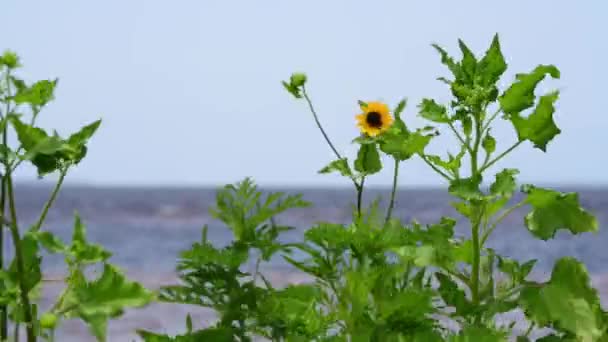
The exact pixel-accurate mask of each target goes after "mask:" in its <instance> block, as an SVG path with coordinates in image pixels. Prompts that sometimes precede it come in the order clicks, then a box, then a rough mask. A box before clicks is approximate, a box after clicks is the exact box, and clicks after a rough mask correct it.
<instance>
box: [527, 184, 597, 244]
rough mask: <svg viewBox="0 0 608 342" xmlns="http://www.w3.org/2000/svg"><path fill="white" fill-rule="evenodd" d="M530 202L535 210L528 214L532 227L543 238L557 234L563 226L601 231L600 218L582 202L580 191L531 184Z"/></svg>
mask: <svg viewBox="0 0 608 342" xmlns="http://www.w3.org/2000/svg"><path fill="white" fill-rule="evenodd" d="M523 191H524V192H526V193H527V194H528V197H527V198H526V202H527V203H528V204H530V206H532V211H530V213H528V214H527V215H526V217H525V223H526V227H527V228H528V230H529V231H530V232H531V233H532V234H533V235H535V236H536V237H538V238H540V239H542V240H548V239H550V238H553V237H554V236H555V233H556V232H557V231H558V230H559V229H567V230H569V231H570V232H572V233H573V234H578V233H583V232H597V230H598V222H597V219H596V218H595V217H594V216H593V215H591V214H590V213H588V212H587V211H585V210H584V209H583V208H582V207H581V206H580V204H579V200H578V194H576V193H560V192H558V191H554V190H549V189H543V188H537V187H534V186H527V187H525V188H524V189H523Z"/></svg>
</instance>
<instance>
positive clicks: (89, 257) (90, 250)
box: [69, 213, 112, 264]
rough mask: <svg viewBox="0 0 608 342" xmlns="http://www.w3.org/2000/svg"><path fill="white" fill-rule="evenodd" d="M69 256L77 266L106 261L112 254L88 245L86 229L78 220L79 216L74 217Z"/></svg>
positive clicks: (99, 246) (98, 247)
mask: <svg viewBox="0 0 608 342" xmlns="http://www.w3.org/2000/svg"><path fill="white" fill-rule="evenodd" d="M69 254H70V255H71V256H72V257H73V258H74V261H75V262H77V263H79V264H94V263H97V262H103V261H106V260H107V259H108V258H110V256H111V255H112V253H110V252H109V251H107V250H106V249H105V248H104V247H103V246H101V245H99V244H90V243H88V241H87V238H86V227H85V225H84V224H83V223H82V220H81V219H80V215H78V213H76V214H75V215H74V232H73V233H72V244H71V245H70V247H69Z"/></svg>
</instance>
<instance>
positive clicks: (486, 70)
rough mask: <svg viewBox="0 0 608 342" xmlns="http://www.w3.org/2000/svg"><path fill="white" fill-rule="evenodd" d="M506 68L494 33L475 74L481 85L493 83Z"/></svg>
mask: <svg viewBox="0 0 608 342" xmlns="http://www.w3.org/2000/svg"><path fill="white" fill-rule="evenodd" d="M505 70H507V63H506V62H505V58H504V56H503V55H502V52H501V50H500V42H499V39H498V34H496V35H494V38H493V39H492V44H491V45H490V47H489V48H488V50H487V51H486V54H485V55H484V56H483V58H482V59H481V60H480V61H479V63H478V65H477V75H478V77H479V79H480V81H479V83H480V84H481V85H482V86H485V87H487V86H491V85H493V84H495V83H496V82H497V81H498V80H499V79H500V76H502V74H503V73H504V72H505Z"/></svg>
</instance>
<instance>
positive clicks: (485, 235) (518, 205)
mask: <svg viewBox="0 0 608 342" xmlns="http://www.w3.org/2000/svg"><path fill="white" fill-rule="evenodd" d="M525 204H526V201H525V200H523V201H521V202H519V203H517V204H516V205H514V206H512V207H511V208H509V209H507V210H505V211H504V212H503V213H502V214H501V215H500V216H499V217H498V218H497V219H496V221H494V223H493V224H492V226H491V227H490V228H489V229H487V230H486V231H484V232H483V237H482V238H481V244H482V245H483V244H484V243H486V241H487V240H488V238H489V237H490V235H491V234H492V232H493V231H494V229H496V227H498V225H499V224H500V222H502V221H503V220H504V219H505V218H506V217H507V216H509V214H511V213H512V212H513V211H514V210H515V209H517V208H521V207H522V206H524V205H525Z"/></svg>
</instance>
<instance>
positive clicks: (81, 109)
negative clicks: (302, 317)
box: [0, 0, 608, 185]
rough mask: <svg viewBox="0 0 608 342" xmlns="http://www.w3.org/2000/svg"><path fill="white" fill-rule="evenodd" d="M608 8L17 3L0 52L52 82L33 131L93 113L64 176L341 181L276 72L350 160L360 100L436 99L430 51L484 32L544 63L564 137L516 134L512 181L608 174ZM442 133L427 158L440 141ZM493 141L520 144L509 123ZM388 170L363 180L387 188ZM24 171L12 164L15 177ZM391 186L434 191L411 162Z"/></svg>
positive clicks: (482, 45)
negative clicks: (304, 94) (517, 173)
mask: <svg viewBox="0 0 608 342" xmlns="http://www.w3.org/2000/svg"><path fill="white" fill-rule="evenodd" d="M607 17H608V2H606V1H603V0H595V1H565V0H562V1H555V0H553V1H549V0H542V1H541V0H536V1H530V0H517V1H500V2H498V1H487V0H486V1H481V0H480V1H448V0H444V1H432V0H425V1H380V0H374V1H354V0H348V1H346V0H343V1H337V0H331V1H330V0H310V1H245V0H241V1H230V0H217V1H211V0H199V1H151V0H146V1H134V0H132V1H125V0H112V1H110V0H106V1H75V0H74V1H27V0H5V1H3V3H2V5H1V11H0V22H1V23H2V25H1V26H2V29H1V30H0V36H1V39H0V49H2V50H4V49H7V48H9V49H12V50H15V51H16V52H17V53H18V54H19V55H20V56H21V57H22V62H23V64H24V65H25V68H24V69H23V70H22V73H21V75H23V76H24V77H25V78H26V79H27V80H34V79H40V78H53V77H58V78H59V79H60V83H59V87H58V89H57V94H56V95H57V99H56V101H55V102H53V103H52V104H51V105H49V106H48V108H46V110H45V111H44V112H43V113H42V116H41V120H40V122H41V124H43V125H44V126H46V127H57V128H58V130H59V131H60V132H62V133H65V134H67V133H69V132H71V131H73V130H75V129H77V128H78V127H79V126H80V125H82V124H85V123H88V122H91V121H93V120H95V119H97V118H99V117H101V118H103V120H104V122H103V124H102V126H101V128H100V130H99V132H98V134H97V135H96V136H95V137H94V139H93V140H92V141H91V143H90V154H89V155H88V157H87V158H86V159H85V160H84V161H83V162H82V164H81V165H79V166H78V167H77V168H76V169H75V170H74V171H73V172H72V174H71V175H70V176H69V180H71V181H72V182H80V183H82V182H85V183H94V184H113V185H116V184H129V185H146V184H154V185H158V184H165V185H168V184H178V185H195V184H196V185H198V184H202V185H205V184H214V185H215V184H219V183H226V182H233V181H236V180H239V179H241V178H243V177H245V176H252V177H254V178H255V179H256V181H257V182H258V183H260V184H262V185H348V182H347V181H346V180H343V179H342V178H340V177H338V176H326V175H318V174H317V173H316V171H317V170H318V169H320V168H321V167H322V166H324V165H325V164H326V163H327V162H329V161H331V160H332V158H333V156H332V154H331V151H330V149H329V148H328V147H327V146H326V145H325V142H324V141H323V140H322V137H321V135H320V133H319V132H318V130H317V128H316V126H315V124H314V122H313V120H312V117H311V115H310V114H309V112H308V111H307V108H306V106H305V103H304V102H300V101H296V100H294V99H293V98H292V97H291V96H290V95H289V94H287V93H286V92H285V91H284V90H283V89H282V87H281V85H280V81H281V80H282V79H286V78H288V77H289V75H290V73H291V72H293V71H305V72H306V73H308V75H309V85H308V89H309V93H310V95H311V96H312V98H313V101H314V102H315V105H316V107H317V108H318V111H319V113H320V115H321V120H322V122H323V123H324V125H325V127H326V130H327V132H328V133H329V135H330V136H331V137H332V139H333V140H334V143H335V144H336V145H337V147H338V148H339V149H340V150H341V151H343V152H344V153H345V154H347V155H348V156H351V157H352V156H354V155H355V153H356V150H355V148H356V147H355V146H354V145H351V144H350V141H351V140H352V138H353V137H354V136H355V135H356V134H357V130H356V127H355V125H354V115H356V114H357V111H358V108H357V100H358V99H361V100H384V101H387V102H389V103H390V104H391V105H394V104H396V103H397V102H398V101H399V100H400V99H401V98H402V97H407V98H408V99H409V104H410V105H409V106H408V108H407V109H406V112H405V119H406V120H408V122H409V123H410V125H412V126H417V125H420V124H421V120H419V119H418V118H415V114H416V112H417V110H416V105H417V104H418V103H419V102H420V100H421V98H423V97H435V98H437V99H440V100H447V99H448V98H449V92H448V90H447V89H446V87H445V86H444V85H443V84H442V83H440V82H438V81H436V80H435V78H436V77H438V76H447V70H446V69H445V68H444V66H442V65H441V64H440V63H439V58H438V56H437V54H436V52H435V51H434V50H433V49H432V48H431V46H430V44H431V43H433V42H436V43H438V44H440V45H442V46H444V47H446V48H447V49H448V51H450V52H452V53H454V54H458V50H457V38H462V39H464V40H465V42H467V43H468V44H469V46H470V47H471V48H472V49H473V50H474V51H475V52H476V53H477V54H481V53H483V52H484V51H485V49H486V48H487V46H488V44H489V43H490V40H491V38H492V36H493V35H494V33H495V32H498V33H499V34H500V37H501V42H502V46H503V52H504V54H505V57H506V58H507V62H508V63H509V66H510V69H509V70H508V72H507V74H506V75H505V77H503V81H502V82H503V85H506V84H507V82H510V81H511V80H512V79H513V75H514V74H515V73H517V72H527V71H529V70H531V69H532V68H533V67H534V66H536V65H537V64H549V63H551V64H555V65H557V66H558V67H559V68H560V70H561V71H562V78H561V80H559V81H555V82H548V83H545V84H544V85H543V86H542V87H541V90H543V91H547V90H550V89H552V88H551V87H556V88H559V89H561V99H560V100H559V102H558V106H557V109H558V112H557V114H556V122H557V124H558V126H560V127H561V128H562V130H563V133H562V134H561V135H559V136H558V137H557V138H556V139H555V140H554V141H553V143H552V144H550V145H549V148H548V153H547V154H543V153H542V152H540V151H539V150H535V149H532V148H531V145H530V144H525V145H524V147H523V148H521V149H520V150H518V151H517V152H516V153H514V154H513V155H512V157H511V158H510V159H508V161H507V162H505V163H499V164H498V165H497V168H495V169H494V170H495V171H496V170H498V168H502V167H519V168H520V169H521V178H520V179H521V180H522V181H526V182H530V181H534V182H542V183H570V184H572V183H574V184H597V183H602V184H608V170H607V168H608V153H606V149H607V148H608V112H607V111H606V109H605V99H606V97H607V95H606V93H607V92H608V87H606V86H605V82H606V80H607V79H608V71H607V70H608V68H607V67H606V64H607V63H608V53H607V52H608V45H607V44H606V42H607V40H606V32H608V24H607V20H606V18H607ZM447 133H448V132H446V134H445V136H446V138H445V139H444V138H442V139H439V140H437V141H435V143H434V144H433V145H432V147H431V151H435V152H443V151H445V150H446V149H448V148H452V150H453V144H452V141H453V140H451V139H447V137H448V134H447ZM495 134H496V136H497V138H498V139H499V141H502V142H503V143H502V144H500V143H499V148H504V147H506V146H508V145H509V144H510V143H511V142H512V141H513V139H514V134H513V130H512V128H511V126H510V125H507V124H506V123H505V124H503V125H501V126H500V127H499V128H498V129H497V130H495ZM389 169H390V167H388V168H387V169H386V170H385V171H384V172H382V173H381V174H379V175H377V176H375V177H373V178H371V179H370V181H369V183H370V184H373V185H388V184H390V181H391V174H390V172H389ZM32 175H34V172H33V170H32V169H26V170H24V171H22V172H21V173H20V178H19V179H20V180H26V179H28V178H30V177H31V176H32ZM402 175H403V177H402V181H401V184H402V185H416V184H420V185H441V184H442V180H441V178H440V177H439V176H437V175H435V174H434V173H433V172H431V171H430V170H429V169H428V168H427V167H426V165H425V164H423V163H421V162H420V161H419V160H414V161H411V162H408V163H406V164H404V166H403V168H402Z"/></svg>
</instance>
